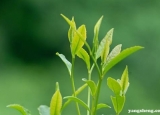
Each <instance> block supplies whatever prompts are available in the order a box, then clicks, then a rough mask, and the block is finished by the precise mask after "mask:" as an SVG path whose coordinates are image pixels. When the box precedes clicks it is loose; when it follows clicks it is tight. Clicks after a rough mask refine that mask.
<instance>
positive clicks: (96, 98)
mask: <svg viewBox="0 0 160 115" xmlns="http://www.w3.org/2000/svg"><path fill="white" fill-rule="evenodd" d="M101 84H102V79H99V81H98V85H97V91H96V96H95V99H94V100H93V108H92V115H96V109H97V104H98V99H99V94H100V89H101Z"/></svg>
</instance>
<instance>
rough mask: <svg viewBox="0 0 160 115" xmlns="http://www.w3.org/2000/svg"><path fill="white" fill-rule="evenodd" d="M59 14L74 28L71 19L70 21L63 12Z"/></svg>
mask: <svg viewBox="0 0 160 115" xmlns="http://www.w3.org/2000/svg"><path fill="white" fill-rule="evenodd" d="M61 16H62V17H63V18H64V19H65V20H66V22H67V23H68V24H69V25H70V26H71V27H72V28H74V27H75V25H74V23H73V22H72V21H70V20H69V19H68V18H67V17H66V16H64V15H63V14H61Z"/></svg>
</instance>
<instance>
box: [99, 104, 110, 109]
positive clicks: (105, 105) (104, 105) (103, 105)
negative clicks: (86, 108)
mask: <svg viewBox="0 0 160 115" xmlns="http://www.w3.org/2000/svg"><path fill="white" fill-rule="evenodd" d="M101 108H111V107H110V106H109V105H107V104H104V103H99V104H98V105H97V110H98V109H101Z"/></svg>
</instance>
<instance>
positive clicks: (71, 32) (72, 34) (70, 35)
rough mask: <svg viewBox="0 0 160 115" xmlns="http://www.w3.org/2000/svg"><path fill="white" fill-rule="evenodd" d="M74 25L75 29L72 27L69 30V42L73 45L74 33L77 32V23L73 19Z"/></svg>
mask: <svg viewBox="0 0 160 115" xmlns="http://www.w3.org/2000/svg"><path fill="white" fill-rule="evenodd" d="M71 22H72V24H73V28H72V27H71V26H70V28H69V30H68V39H69V42H70V43H72V40H73V37H74V33H75V31H74V30H76V23H75V22H74V18H72V21H71Z"/></svg>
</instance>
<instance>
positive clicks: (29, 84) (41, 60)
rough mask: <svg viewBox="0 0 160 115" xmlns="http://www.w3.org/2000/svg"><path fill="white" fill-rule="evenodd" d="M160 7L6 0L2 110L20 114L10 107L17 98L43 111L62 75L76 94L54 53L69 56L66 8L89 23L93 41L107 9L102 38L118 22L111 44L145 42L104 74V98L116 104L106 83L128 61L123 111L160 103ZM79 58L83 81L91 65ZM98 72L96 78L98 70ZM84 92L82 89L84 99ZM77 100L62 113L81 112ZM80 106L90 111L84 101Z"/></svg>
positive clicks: (108, 112) (1, 22) (148, 0)
mask: <svg viewBox="0 0 160 115" xmlns="http://www.w3.org/2000/svg"><path fill="white" fill-rule="evenodd" d="M159 11H160V2H159V0H154V1H152V0H129V1H128V0H122V1H116V0H98V1H96V0H79V1H74V0H67V1H65V0H23V1H22V0H1V1H0V115H11V114H12V115H20V113H18V112H17V111H15V110H13V109H10V108H6V105H8V104H13V103H18V104H21V105H23V106H25V107H26V108H28V109H29V110H30V111H31V113H32V115H38V111H37V108H38V107H39V105H41V104H44V105H49V103H50V99H51V97H52V94H53V93H54V90H55V82H57V81H58V82H59V83H60V89H61V92H62V95H63V96H67V95H70V94H71V91H72V90H71V88H70V87H71V83H70V79H69V75H68V71H67V69H66V67H65V65H64V64H63V62H62V61H61V60H60V59H59V58H58V57H57V56H56V55H55V53H56V52H60V53H63V54H64V55H66V57H67V59H68V60H70V49H69V42H68V38H67V32H68V28H69V26H68V24H67V23H66V22H65V21H64V19H62V17H61V16H60V14H61V13H63V14H64V15H66V16H67V17H69V18H70V19H71V17H72V16H74V17H75V21H76V23H77V26H80V25H81V24H86V27H87V41H88V42H89V43H90V44H91V43H92V38H93V27H94V25H95V23H96V22H97V20H98V19H99V18H100V17H101V16H102V15H103V16H104V18H103V21H102V26H101V29H100V35H99V39H102V38H103V37H104V35H105V34H106V32H107V31H108V30H109V29H111V28H114V36H113V44H112V46H111V47H112V48H113V47H114V46H115V45H117V44H123V49H125V48H127V47H130V46H134V45H141V46H144V47H145V49H143V50H141V51H138V52H137V53H135V54H133V55H131V56H130V57H128V58H126V59H125V60H124V61H122V62H120V63H119V64H117V65H116V66H115V67H114V69H113V70H111V71H110V72H109V73H108V74H107V75H106V76H105V79H104V82H103V85H102V87H103V88H102V90H101V95H100V100H99V101H100V102H104V103H107V104H109V105H111V106H112V104H111V100H110V95H111V94H112V92H110V90H109V89H108V87H107V86H106V78H107V77H108V76H111V77H114V78H115V79H118V78H120V76H121V74H122V72H123V70H124V68H125V66H126V65H128V66H129V77H130V87H129V90H128V92H127V95H126V96H127V100H126V103H125V106H124V110H123V111H122V115H127V114H128V109H160V100H159V97H160V93H159V92H160V89H159V84H160V71H159V68H160V61H159V57H160V53H159V49H160V45H159V42H160V40H159V39H160V14H159ZM76 61H77V62H76V64H75V67H76V69H75V76H76V79H75V82H76V87H79V86H81V85H82V84H83V82H82V81H81V79H82V78H86V76H87V71H86V67H85V64H84V63H83V62H82V61H81V60H80V59H78V58H77V60H76ZM93 78H94V79H96V78H97V73H96V72H95V73H94V74H93ZM85 92H86V90H85V91H84V93H82V94H81V95H80V97H81V98H82V99H83V100H84V101H86V95H85ZM74 106H75V104H74V103H71V105H69V106H68V107H67V108H66V109H65V110H64V112H63V115H76V110H75V107H74ZM112 107H113V106H112ZM81 111H82V114H83V115H85V114H86V111H85V110H84V108H83V107H82V108H81ZM102 114H103V115H114V114H115V113H114V111H113V109H101V110H99V111H98V113H97V115H102ZM132 114H133V115H134V114H136V113H132ZM142 114H144V115H146V114H147V113H142ZM148 114H149V113H148Z"/></svg>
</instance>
